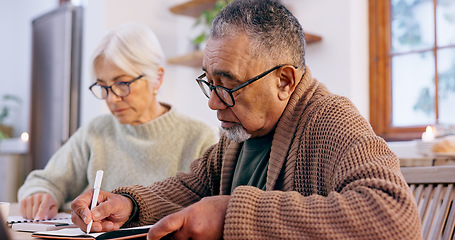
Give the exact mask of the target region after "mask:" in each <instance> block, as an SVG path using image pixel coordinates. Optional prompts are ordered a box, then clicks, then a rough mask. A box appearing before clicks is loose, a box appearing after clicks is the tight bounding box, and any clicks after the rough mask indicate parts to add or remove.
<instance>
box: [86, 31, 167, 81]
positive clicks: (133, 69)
mask: <svg viewBox="0 0 455 240" xmlns="http://www.w3.org/2000/svg"><path fill="white" fill-rule="evenodd" d="M100 59H105V60H110V61H112V62H113V63H114V64H115V65H116V66H117V67H119V68H120V69H122V70H123V71H125V72H126V73H127V74H129V75H131V76H133V77H136V76H139V75H141V74H144V75H145V76H146V79H148V80H149V81H150V82H151V83H152V86H155V85H156V83H157V80H158V77H159V76H158V73H157V70H158V68H159V67H163V68H164V63H165V58H164V53H163V50H162V49H161V45H160V43H159V41H158V38H157V37H156V35H155V33H153V31H152V30H151V29H150V28H149V27H147V26H146V25H144V24H140V23H125V24H122V25H120V26H119V27H117V28H115V29H113V30H111V31H110V32H109V33H108V34H107V35H106V36H105V37H104V38H103V39H102V41H101V43H100V45H99V46H98V47H97V49H96V50H95V52H94V55H93V61H92V69H93V75H95V72H96V68H95V65H96V63H97V61H98V60H100Z"/></svg>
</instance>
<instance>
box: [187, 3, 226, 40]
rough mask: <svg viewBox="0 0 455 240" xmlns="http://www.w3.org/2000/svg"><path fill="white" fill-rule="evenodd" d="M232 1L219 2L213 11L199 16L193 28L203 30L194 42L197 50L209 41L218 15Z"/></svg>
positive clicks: (209, 10) (210, 10)
mask: <svg viewBox="0 0 455 240" xmlns="http://www.w3.org/2000/svg"><path fill="white" fill-rule="evenodd" d="M230 1H231V0H217V1H216V2H215V6H214V7H213V8H212V9H206V10H204V11H202V12H201V15H199V17H198V18H197V20H196V22H195V24H194V26H193V27H194V28H196V27H199V28H200V29H201V33H200V34H199V35H197V36H196V37H195V38H194V39H193V40H192V42H193V44H194V45H195V46H196V48H197V49H199V48H200V46H201V44H203V43H204V42H206V41H207V39H208V37H209V33H210V27H211V26H212V22H213V19H215V17H216V15H218V13H220V12H221V10H223V8H224V7H226V5H227V4H228V3H229V2H230Z"/></svg>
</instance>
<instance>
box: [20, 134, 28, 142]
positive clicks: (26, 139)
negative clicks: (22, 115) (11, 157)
mask: <svg viewBox="0 0 455 240" xmlns="http://www.w3.org/2000/svg"><path fill="white" fill-rule="evenodd" d="M28 139H29V136H28V133H26V132H23V133H22V134H21V140H22V141H24V142H27V141H28Z"/></svg>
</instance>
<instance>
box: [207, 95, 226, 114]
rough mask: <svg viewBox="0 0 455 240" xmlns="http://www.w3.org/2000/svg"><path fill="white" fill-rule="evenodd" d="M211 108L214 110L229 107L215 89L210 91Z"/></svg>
mask: <svg viewBox="0 0 455 240" xmlns="http://www.w3.org/2000/svg"><path fill="white" fill-rule="evenodd" d="M209 108H210V109H212V110H219V109H225V108H227V106H226V104H224V103H223V101H221V99H220V98H219V97H218V95H217V94H216V92H215V90H213V91H210V97H209Z"/></svg>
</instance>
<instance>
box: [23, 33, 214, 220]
mask: <svg viewBox="0 0 455 240" xmlns="http://www.w3.org/2000/svg"><path fill="white" fill-rule="evenodd" d="M164 61H165V60H164V56H163V52H162V49H161V47H160V44H159V42H158V39H157V38H156V36H155V34H154V33H153V32H152V31H151V30H150V29H149V28H148V27H146V26H143V25H140V24H126V25H122V26H120V27H119V28H117V29H115V30H113V31H112V32H110V33H109V34H108V35H107V36H106V37H105V38H104V39H103V41H102V42H101V44H100V46H99V47H98V48H97V50H96V51H95V55H94V59H93V63H92V64H93V66H92V67H93V70H94V75H96V81H95V82H94V83H93V84H92V85H91V86H90V90H91V91H92V92H93V94H94V95H95V96H96V97H97V98H99V99H104V100H105V101H106V104H107V106H108V107H109V109H110V111H111V113H112V114H105V115H102V116H99V117H96V118H95V119H93V120H92V121H91V122H89V123H88V124H87V125H85V126H83V127H81V128H79V129H78V130H77V131H76V132H75V133H74V134H73V135H72V136H71V138H70V139H69V140H68V141H67V142H66V143H65V144H64V145H63V146H62V147H61V148H60V149H59V150H58V151H57V152H56V153H55V154H54V156H52V158H51V159H50V160H49V162H48V163H47V165H46V167H45V168H44V169H43V170H35V171H33V172H31V173H30V174H29V175H28V177H27V179H26V180H25V183H24V185H23V186H22V187H21V188H20V189H19V191H18V199H19V201H20V209H21V214H22V216H23V217H25V218H28V219H49V218H52V217H53V216H55V215H56V214H57V212H58V210H59V209H62V208H63V206H64V203H66V202H68V201H71V200H73V199H74V198H75V197H76V196H78V195H79V194H80V193H81V192H83V191H84V190H85V189H86V188H87V187H88V186H93V183H94V178H95V175H96V171H97V170H100V169H101V170H104V177H103V181H102V185H101V189H102V190H107V191H111V190H113V189H114V188H117V187H119V186H125V185H132V184H141V185H150V184H152V183H153V182H155V181H159V180H163V179H165V178H167V177H169V176H173V175H175V174H176V173H177V171H186V170H187V169H188V168H189V164H190V162H191V161H192V160H194V159H195V158H198V157H200V156H201V155H202V154H203V152H204V151H205V150H206V149H207V148H208V147H209V146H210V145H212V144H214V143H216V141H217V134H216V132H215V131H214V129H213V128H211V127H209V126H208V125H206V124H204V123H202V122H199V121H196V120H193V119H190V118H188V117H186V116H184V115H182V114H180V113H178V112H177V111H176V110H175V109H174V108H172V107H171V106H170V105H167V104H164V103H160V102H159V101H158V100H157V98H156V95H157V92H158V89H159V88H160V85H161V83H162V81H163V74H164V67H163V66H164Z"/></svg>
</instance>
